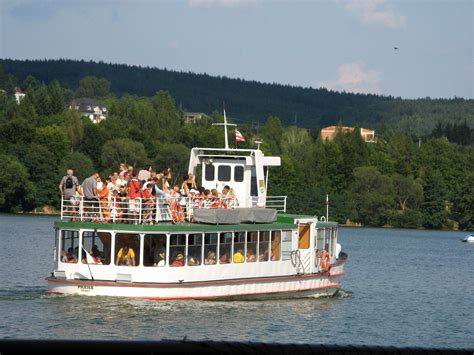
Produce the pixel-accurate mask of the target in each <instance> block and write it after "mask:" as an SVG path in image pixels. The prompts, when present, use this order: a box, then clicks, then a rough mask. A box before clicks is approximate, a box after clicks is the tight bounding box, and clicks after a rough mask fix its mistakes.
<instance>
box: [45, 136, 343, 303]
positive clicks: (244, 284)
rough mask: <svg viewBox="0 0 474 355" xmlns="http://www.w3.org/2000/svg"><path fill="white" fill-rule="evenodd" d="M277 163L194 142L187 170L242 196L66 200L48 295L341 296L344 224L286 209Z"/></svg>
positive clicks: (244, 151) (256, 151) (245, 152)
mask: <svg viewBox="0 0 474 355" xmlns="http://www.w3.org/2000/svg"><path fill="white" fill-rule="evenodd" d="M279 165H280V158H279V157H267V156H264V154H263V152H262V151H261V150H260V149H258V148H257V149H231V148H228V145H227V143H226V148H221V149H210V148H193V149H192V150H191V157H190V163H189V173H192V174H194V175H195V176H197V177H198V178H199V180H200V182H201V185H202V186H203V187H205V188H208V189H212V188H217V189H219V190H221V189H222V188H223V187H224V186H225V185H229V186H231V187H232V188H233V190H234V192H235V196H233V197H232V198H229V199H220V200H219V201H216V202H217V203H216V204H215V205H214V206H208V205H203V204H202V203H200V201H196V200H194V199H192V198H179V199H171V198H163V199H156V200H154V205H153V204H152V206H153V208H152V210H151V211H150V206H148V207H146V206H145V204H144V203H142V202H140V203H138V208H139V211H138V212H135V213H131V211H130V207H129V206H130V205H129V203H128V202H126V201H116V200H115V199H112V201H110V205H108V206H104V205H103V204H102V203H99V202H95V203H94V202H87V203H86V201H80V204H79V205H78V206H74V205H70V203H69V201H63V203H62V208H61V210H62V213H61V220H60V221H58V222H56V223H55V230H56V236H55V240H56V242H55V252H54V255H55V258H54V271H53V272H52V273H51V277H48V278H47V281H48V292H50V293H58V294H81V295H89V296H122V297H139V298H147V299H155V300H186V299H260V298H289V297H318V296H321V295H332V294H334V293H335V292H336V291H337V290H338V289H339V288H340V287H341V282H340V277H341V276H342V275H343V274H344V264H345V262H346V260H347V255H346V254H345V253H343V252H341V246H340V244H338V243H337V227H338V225H337V223H335V222H329V221H326V220H325V218H324V217H322V218H317V217H314V216H303V215H292V214H287V213H286V197H285V196H277V197H270V196H267V184H268V174H269V170H270V169H269V168H270V167H276V166H279ZM136 205H137V204H135V206H134V208H135V209H136V208H137V206H136ZM213 207H214V208H213ZM150 216H151V218H152V221H153V224H149V221H150ZM181 216H183V217H184V218H182V219H181ZM173 219H174V221H173Z"/></svg>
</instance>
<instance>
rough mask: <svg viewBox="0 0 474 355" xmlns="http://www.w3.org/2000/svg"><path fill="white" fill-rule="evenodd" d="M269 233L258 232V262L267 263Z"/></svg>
mask: <svg viewBox="0 0 474 355" xmlns="http://www.w3.org/2000/svg"><path fill="white" fill-rule="evenodd" d="M269 242H270V232H269V231H263V232H260V237H259V240H258V261H268V248H269V246H270V243H269Z"/></svg>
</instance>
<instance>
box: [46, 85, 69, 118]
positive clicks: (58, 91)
mask: <svg viewBox="0 0 474 355" xmlns="http://www.w3.org/2000/svg"><path fill="white" fill-rule="evenodd" d="M48 92H49V97H50V101H51V110H50V111H51V113H52V114H57V113H61V112H63V111H64V110H65V108H66V104H65V102H64V94H63V90H62V88H61V86H60V85H59V82H58V81H57V80H54V81H52V82H51V83H50V84H49V86H48Z"/></svg>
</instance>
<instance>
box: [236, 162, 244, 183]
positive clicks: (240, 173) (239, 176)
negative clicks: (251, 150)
mask: <svg viewBox="0 0 474 355" xmlns="http://www.w3.org/2000/svg"><path fill="white" fill-rule="evenodd" d="M234 181H235V182H242V181H244V167H243V166H240V165H237V166H235V168H234Z"/></svg>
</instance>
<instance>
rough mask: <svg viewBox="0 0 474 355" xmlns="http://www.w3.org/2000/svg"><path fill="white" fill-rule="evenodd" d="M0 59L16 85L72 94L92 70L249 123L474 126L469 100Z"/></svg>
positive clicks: (118, 89)
mask: <svg viewBox="0 0 474 355" xmlns="http://www.w3.org/2000/svg"><path fill="white" fill-rule="evenodd" d="M0 65H2V66H3V67H4V69H5V71H6V72H7V73H10V74H12V75H13V76H14V77H16V78H17V80H18V82H17V83H16V84H17V85H19V86H21V85H22V84H23V83H24V82H25V80H26V79H27V77H28V76H29V75H31V76H33V77H34V78H36V79H37V80H39V81H40V82H42V83H45V84H50V83H51V82H52V81H53V80H56V81H58V82H59V84H60V85H61V86H62V87H63V88H66V89H68V90H69V93H72V92H75V91H76V90H77V89H78V87H79V82H80V80H81V79H83V78H84V77H86V76H94V77H98V78H103V79H106V80H107V81H108V82H109V83H110V92H111V93H112V94H114V95H116V96H118V97H121V96H123V95H126V94H129V95H135V96H152V95H154V94H155V93H156V92H157V91H160V90H165V91H167V92H169V93H170V94H171V96H172V97H173V98H174V99H175V101H176V104H177V106H178V108H179V109H182V110H188V111H199V112H204V113H207V114H210V113H212V112H214V111H216V110H218V111H221V110H222V106H223V102H225V105H226V107H227V111H228V112H229V114H230V115H231V116H233V117H234V118H235V119H239V120H241V121H244V122H253V123H254V124H256V123H257V122H259V123H260V124H263V123H264V122H265V120H266V119H267V118H268V117H270V116H278V117H279V118H280V120H281V121H282V123H283V125H285V126H288V125H294V124H295V123H296V125H297V126H299V127H306V128H316V129H318V128H322V127H325V126H328V125H334V124H338V123H342V124H344V125H357V126H359V127H367V128H372V129H375V130H376V131H377V132H379V133H383V132H385V131H386V130H387V129H395V130H400V131H403V132H405V133H407V134H410V135H412V136H415V137H420V136H425V135H428V134H430V133H431V131H432V130H433V129H434V128H435V127H436V125H437V124H438V123H441V124H442V125H448V124H461V123H463V122H466V124H467V125H468V126H469V127H471V128H474V101H473V100H463V99H459V98H455V99H436V100H433V99H429V98H425V99H419V100H402V99H399V98H393V97H383V96H376V95H362V94H351V93H337V92H332V91H328V90H326V89H311V88H301V87H291V86H286V85H278V84H265V83H258V82H254V81H244V80H240V79H230V78H227V77H212V76H209V75H206V74H194V73H184V72H174V71H169V70H166V69H164V70H162V69H157V68H149V67H139V66H129V65H123V64H107V63H103V62H100V63H95V62H86V61H74V60H10V59H0ZM68 98H70V97H68Z"/></svg>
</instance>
